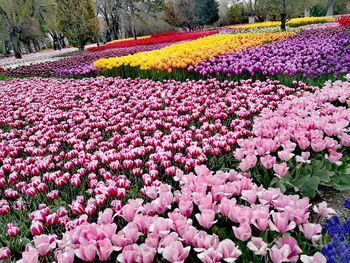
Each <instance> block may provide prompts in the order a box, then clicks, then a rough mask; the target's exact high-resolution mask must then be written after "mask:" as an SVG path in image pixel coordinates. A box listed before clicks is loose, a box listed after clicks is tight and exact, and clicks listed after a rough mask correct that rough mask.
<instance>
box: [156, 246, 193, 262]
mask: <svg viewBox="0 0 350 263" xmlns="http://www.w3.org/2000/svg"><path fill="white" fill-rule="evenodd" d="M190 250H191V247H189V246H188V247H185V248H184V247H183V245H182V243H181V242H180V241H175V242H173V243H171V245H169V246H167V247H165V248H164V250H163V253H162V255H163V257H164V258H165V259H166V260H168V261H169V262H178V263H180V262H184V261H185V259H186V258H187V257H188V255H189V253H190Z"/></svg>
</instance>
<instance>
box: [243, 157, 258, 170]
mask: <svg viewBox="0 0 350 263" xmlns="http://www.w3.org/2000/svg"><path fill="white" fill-rule="evenodd" d="M257 161H258V159H257V158H256V156H255V155H248V156H246V157H245V158H244V159H242V160H241V163H240V164H239V168H240V169H241V171H242V172H245V171H247V170H249V169H250V168H253V167H255V165H256V162H257Z"/></svg>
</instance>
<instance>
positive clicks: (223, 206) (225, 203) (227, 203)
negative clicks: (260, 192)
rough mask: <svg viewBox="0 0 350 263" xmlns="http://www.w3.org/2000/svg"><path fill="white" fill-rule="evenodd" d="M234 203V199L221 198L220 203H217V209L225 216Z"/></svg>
mask: <svg viewBox="0 0 350 263" xmlns="http://www.w3.org/2000/svg"><path fill="white" fill-rule="evenodd" d="M235 205H236V199H234V198H233V199H228V198H226V197H224V198H222V199H221V202H220V205H219V211H220V213H221V214H222V215H223V216H225V217H227V216H228V215H229V213H230V211H231V209H232V207H234V206H235Z"/></svg>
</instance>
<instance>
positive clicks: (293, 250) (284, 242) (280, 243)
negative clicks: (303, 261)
mask: <svg viewBox="0 0 350 263" xmlns="http://www.w3.org/2000/svg"><path fill="white" fill-rule="evenodd" d="M276 243H277V248H278V249H282V248H283V247H286V246H287V247H288V249H287V251H288V252H289V253H288V254H287V259H288V261H289V262H297V261H298V258H299V254H300V253H301V252H302V250H301V249H300V247H299V246H298V242H297V241H296V240H295V239H294V238H293V237H290V236H285V237H282V238H279V239H278V240H277V242H276Z"/></svg>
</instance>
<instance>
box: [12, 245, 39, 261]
mask: <svg viewBox="0 0 350 263" xmlns="http://www.w3.org/2000/svg"><path fill="white" fill-rule="evenodd" d="M38 260H39V254H38V251H37V250H36V249H34V248H32V249H30V250H28V251H24V252H23V253H22V259H21V260H19V261H17V262H18V263H37V262H38Z"/></svg>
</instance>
